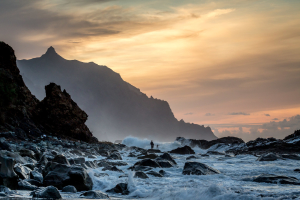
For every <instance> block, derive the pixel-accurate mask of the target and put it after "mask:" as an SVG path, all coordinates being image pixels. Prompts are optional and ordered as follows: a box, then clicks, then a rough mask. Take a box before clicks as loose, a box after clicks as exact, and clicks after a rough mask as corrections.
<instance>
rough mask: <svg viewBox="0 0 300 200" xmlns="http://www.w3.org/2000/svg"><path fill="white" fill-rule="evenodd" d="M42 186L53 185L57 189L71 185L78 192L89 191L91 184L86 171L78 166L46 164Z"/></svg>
mask: <svg viewBox="0 0 300 200" xmlns="http://www.w3.org/2000/svg"><path fill="white" fill-rule="evenodd" d="M44 174H45V175H44V182H43V183H44V185H45V186H48V185H53V186H55V187H57V188H58V189H62V188H63V187H64V186H67V185H73V186H74V187H76V189H77V190H78V191H83V190H91V189H92V188H93V182H92V179H91V178H90V176H89V175H88V173H87V171H86V170H85V169H84V168H82V167H80V166H68V165H64V164H59V163H54V162H48V163H47V165H46V167H45V169H44Z"/></svg>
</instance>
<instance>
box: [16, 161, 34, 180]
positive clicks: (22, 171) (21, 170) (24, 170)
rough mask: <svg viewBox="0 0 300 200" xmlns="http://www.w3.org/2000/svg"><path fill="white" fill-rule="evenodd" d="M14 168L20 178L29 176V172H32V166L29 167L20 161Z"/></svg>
mask: <svg viewBox="0 0 300 200" xmlns="http://www.w3.org/2000/svg"><path fill="white" fill-rule="evenodd" d="M14 170H15V172H16V174H17V175H18V176H19V178H20V179H27V178H29V174H30V172H31V169H30V168H28V167H26V166H22V165H21V164H20V163H18V164H16V165H15V167H14Z"/></svg>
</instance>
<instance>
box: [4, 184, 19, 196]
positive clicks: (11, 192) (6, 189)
mask: <svg viewBox="0 0 300 200" xmlns="http://www.w3.org/2000/svg"><path fill="white" fill-rule="evenodd" d="M15 193H16V192H15V191H12V190H10V189H9V188H8V187H5V186H4V185H0V194H2V196H3V197H6V196H7V195H11V194H15Z"/></svg>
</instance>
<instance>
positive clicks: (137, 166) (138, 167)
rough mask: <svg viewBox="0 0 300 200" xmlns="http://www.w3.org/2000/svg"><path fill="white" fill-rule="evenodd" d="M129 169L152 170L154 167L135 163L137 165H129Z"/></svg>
mask: <svg viewBox="0 0 300 200" xmlns="http://www.w3.org/2000/svg"><path fill="white" fill-rule="evenodd" d="M128 169H129V170H132V171H136V172H137V171H150V170H152V169H153V167H148V166H141V165H135V166H132V167H129V168H128Z"/></svg>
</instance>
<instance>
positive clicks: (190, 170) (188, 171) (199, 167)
mask: <svg viewBox="0 0 300 200" xmlns="http://www.w3.org/2000/svg"><path fill="white" fill-rule="evenodd" d="M220 173H221V172H220V171H219V170H216V169H214V168H212V167H210V166H208V165H206V164H203V163H199V162H186V163H185V165H184V168H183V171H182V174H183V175H209V174H220Z"/></svg>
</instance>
